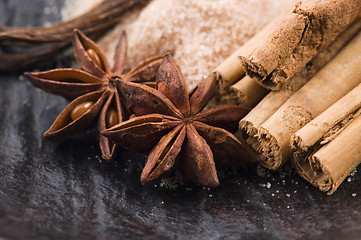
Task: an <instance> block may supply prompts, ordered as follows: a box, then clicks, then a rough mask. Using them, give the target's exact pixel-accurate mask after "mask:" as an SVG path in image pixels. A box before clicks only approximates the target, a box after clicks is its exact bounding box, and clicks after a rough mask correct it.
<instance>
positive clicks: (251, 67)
mask: <svg viewBox="0 0 361 240" xmlns="http://www.w3.org/2000/svg"><path fill="white" fill-rule="evenodd" d="M360 16H361V0H338V1H334V0H322V1H315V0H304V1H300V2H299V3H298V4H296V6H295V8H294V9H293V10H292V11H290V12H289V13H288V14H286V15H285V16H284V17H283V19H282V21H281V23H280V24H277V25H274V26H273V31H272V32H271V34H269V35H268V36H267V37H266V38H264V40H263V41H260V42H259V43H258V44H254V45H253V44H251V43H250V45H251V46H255V48H254V49H253V51H252V54H251V55H249V54H248V52H247V53H246V54H243V53H241V54H240V59H241V62H242V65H243V66H244V68H245V70H246V72H247V74H248V75H250V76H251V77H252V78H254V79H255V80H256V81H257V82H258V83H259V84H261V85H262V86H264V87H266V88H269V89H273V90H278V89H280V88H281V86H282V85H283V84H284V83H285V82H286V81H287V80H289V79H290V78H291V77H293V76H294V75H295V74H296V73H297V72H299V71H300V70H301V69H302V68H303V67H304V66H305V64H306V63H307V62H309V61H310V60H311V59H312V58H313V57H315V56H316V55H317V53H319V52H320V51H321V50H323V49H324V48H326V47H327V46H328V45H329V44H330V43H331V42H332V41H333V40H334V39H335V38H336V36H337V35H338V34H339V33H341V32H342V31H343V30H345V29H346V28H347V26H349V25H350V24H351V23H352V22H354V21H355V20H356V19H358V18H359V17H360Z"/></svg>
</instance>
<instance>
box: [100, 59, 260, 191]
mask: <svg viewBox="0 0 361 240" xmlns="http://www.w3.org/2000/svg"><path fill="white" fill-rule="evenodd" d="M156 84H157V85H156V89H157V90H156V89H153V88H150V87H148V86H144V85H143V86H140V85H139V84H136V83H131V82H125V81H117V82H116V85H117V87H118V90H119V92H120V95H121V96H122V97H123V99H122V101H124V102H125V105H126V106H127V107H128V108H129V110H130V111H131V112H134V113H135V114H136V117H133V118H131V119H129V120H128V121H125V122H122V123H120V124H117V125H115V126H114V127H112V128H110V129H107V130H105V131H103V132H102V134H104V135H105V136H106V137H108V138H110V139H111V140H113V141H114V142H116V143H117V144H120V145H122V146H124V147H126V148H128V149H131V150H144V147H150V146H154V144H155V143H156V142H158V144H156V146H155V147H154V148H153V149H152V150H151V152H150V154H149V156H148V159H147V162H146V164H145V167H144V169H143V172H142V174H141V181H142V183H146V182H149V181H151V180H154V179H156V178H158V177H160V176H163V175H164V174H165V173H167V172H169V171H170V170H171V169H172V167H173V166H174V164H175V159H176V157H177V156H178V155H179V162H178V165H179V166H180V168H181V172H182V174H183V177H184V179H185V180H192V181H194V182H196V183H198V184H200V185H203V186H211V187H216V186H218V185H219V180H218V176H217V171H216V165H215V161H214V157H215V158H216V160H217V165H218V164H219V165H225V164H227V163H230V162H232V164H238V165H240V164H244V163H247V162H252V161H257V158H255V157H254V156H253V155H252V154H251V153H249V152H248V150H247V149H246V148H245V147H244V146H243V145H242V143H241V142H240V141H239V140H238V139H237V138H236V137H235V136H234V135H233V134H232V133H230V132H229V131H227V130H226V129H228V130H230V131H235V130H236V129H237V127H238V121H239V120H240V119H241V118H242V117H243V116H244V115H245V114H246V113H247V112H248V110H247V109H244V108H242V107H239V106H236V105H221V106H217V107H214V108H211V109H209V110H207V111H204V112H201V110H202V109H203V108H204V107H205V105H206V104H207V103H208V102H209V100H210V99H211V98H212V97H213V95H214V89H215V84H216V78H215V75H214V74H213V75H211V76H209V77H208V78H207V79H205V80H203V81H202V82H201V83H200V84H199V85H198V87H197V88H196V89H195V90H194V91H192V92H191V94H190V95H189V94H188V92H187V90H186V85H185V81H184V78H183V75H182V73H181V70H180V68H179V67H178V66H177V65H176V63H175V62H174V60H173V59H172V57H171V56H170V55H169V54H167V55H166V56H165V57H164V59H163V62H162V64H161V66H160V68H159V72H158V75H157V80H156Z"/></svg>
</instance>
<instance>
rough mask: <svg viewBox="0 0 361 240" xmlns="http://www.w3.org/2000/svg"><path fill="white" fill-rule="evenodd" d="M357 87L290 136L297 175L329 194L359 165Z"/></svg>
mask: <svg viewBox="0 0 361 240" xmlns="http://www.w3.org/2000/svg"><path fill="white" fill-rule="evenodd" d="M360 116H361V84H360V85H358V86H357V87H355V88H354V89H353V90H351V91H350V92H349V93H348V94H346V95H345V96H344V97H342V98H341V99H340V100H339V101H337V102H336V103H335V104H333V105H332V106H331V107H329V108H328V109H327V110H325V111H324V112H323V113H321V114H320V115H319V116H317V117H316V118H315V119H313V120H312V121H311V122H309V123H308V124H307V125H306V126H304V127H303V128H301V129H300V130H298V131H297V132H296V133H295V134H293V135H292V137H291V148H292V153H293V158H292V162H293V163H294V166H295V168H296V169H297V171H298V173H299V174H300V175H301V176H302V177H303V178H305V179H306V180H307V181H309V182H310V183H311V184H313V185H314V186H316V187H318V188H319V189H320V190H322V191H325V192H327V193H328V194H332V193H334V192H335V191H336V189H337V188H338V187H339V185H340V184H341V183H342V181H343V180H344V179H345V178H346V176H347V175H348V174H349V173H350V172H351V171H352V170H353V169H354V168H355V167H356V166H357V165H358V164H360V162H361V134H360V130H361V117H360Z"/></svg>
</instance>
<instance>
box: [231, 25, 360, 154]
mask: <svg viewBox="0 0 361 240" xmlns="http://www.w3.org/2000/svg"><path fill="white" fill-rule="evenodd" d="M360 30H361V20H358V21H356V22H355V23H354V24H352V25H351V26H350V27H348V28H347V29H346V30H345V31H344V32H343V33H341V34H340V35H339V36H338V37H337V38H336V40H335V41H334V42H333V43H332V44H331V45H330V46H329V47H328V48H326V49H324V50H323V51H321V52H320V53H319V54H318V55H317V56H316V57H315V58H314V59H313V60H312V61H311V62H310V63H308V64H307V65H306V66H305V67H304V68H303V69H302V70H301V71H300V72H299V73H298V74H296V75H295V76H294V77H293V78H291V79H290V80H289V81H288V82H286V84H284V85H283V86H282V89H281V90H279V91H272V92H270V93H269V94H268V95H267V96H266V97H264V98H263V99H262V100H261V102H260V103H259V104H258V105H257V106H256V107H254V108H253V109H252V110H251V111H250V112H249V113H248V114H247V116H245V117H244V118H243V119H242V120H241V121H240V123H239V128H240V132H241V133H242V135H243V140H244V141H245V142H246V143H247V144H248V145H249V146H250V147H251V148H254V149H255V150H256V151H258V152H261V151H262V147H261V146H260V141H259V140H258V136H259V132H258V131H259V127H260V126H261V125H262V124H263V123H264V122H266V121H267V119H269V118H270V117H271V116H272V115H273V114H274V113H275V112H276V111H277V109H278V108H280V107H281V106H282V104H283V103H284V102H286V101H287V99H288V98H290V97H291V96H292V95H293V94H294V93H295V92H296V91H297V90H299V89H300V88H301V87H302V86H303V85H304V84H305V83H306V82H307V81H308V80H309V79H310V78H311V77H313V76H314V75H315V74H316V73H317V72H318V71H319V70H320V69H321V68H322V67H323V66H324V65H325V64H326V63H327V62H329V61H330V60H331V59H332V58H333V57H334V56H335V55H336V54H337V53H338V52H339V51H340V50H341V49H342V48H343V47H344V46H345V45H346V44H347V43H348V42H349V41H350V39H352V38H353V37H355V35H356V34H357V33H358V32H359V31H360ZM242 81H243V80H242ZM251 81H252V80H251ZM236 84H238V83H236ZM250 86H251V85H250ZM252 89H253V88H252V87H251V88H250V89H249V90H248V91H242V93H250V92H251V91H252ZM242 93H239V94H242Z"/></svg>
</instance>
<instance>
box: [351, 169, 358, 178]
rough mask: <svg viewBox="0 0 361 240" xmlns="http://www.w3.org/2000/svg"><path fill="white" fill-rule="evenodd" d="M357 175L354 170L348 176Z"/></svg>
mask: <svg viewBox="0 0 361 240" xmlns="http://www.w3.org/2000/svg"><path fill="white" fill-rule="evenodd" d="M356 173H357V169H356V168H355V169H354V170H352V172H351V173H350V176H352V177H353V176H355V174H356Z"/></svg>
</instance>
